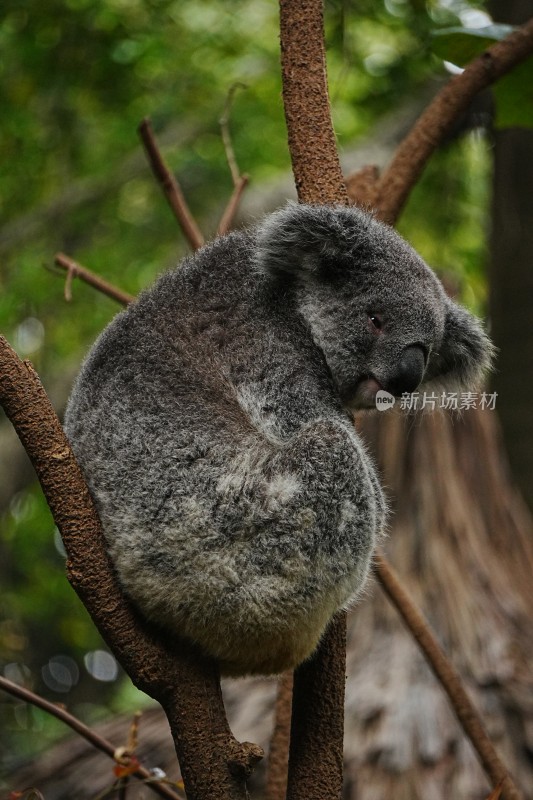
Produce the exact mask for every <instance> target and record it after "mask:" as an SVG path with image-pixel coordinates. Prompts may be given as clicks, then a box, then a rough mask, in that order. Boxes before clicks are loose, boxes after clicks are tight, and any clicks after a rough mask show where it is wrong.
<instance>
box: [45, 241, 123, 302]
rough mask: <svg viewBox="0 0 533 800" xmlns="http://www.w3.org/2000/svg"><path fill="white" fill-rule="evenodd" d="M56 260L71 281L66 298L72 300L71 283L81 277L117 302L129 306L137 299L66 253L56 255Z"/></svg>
mask: <svg viewBox="0 0 533 800" xmlns="http://www.w3.org/2000/svg"><path fill="white" fill-rule="evenodd" d="M54 261H55V263H56V264H57V266H58V267H61V268H62V269H64V270H66V271H67V281H69V282H68V283H67V284H66V285H65V299H66V300H67V301H70V299H71V296H70V284H71V282H72V278H80V279H81V280H82V281H85V283H88V284H89V285H90V286H94V288H95V289H98V291H99V292H102V294H105V295H107V296H108V297H111V299H112V300H116V301H117V303H122V305H124V306H127V305H128V303H132V302H133V300H135V298H134V296H133V295H131V294H128V293H127V292H124V291H123V290H122V289H119V288H118V287H117V286H114V285H113V284H112V283H109V281H106V280H104V279H103V278H101V277H100V275H97V274H96V273H95V272H91V271H90V270H88V269H86V267H82V266H81V264H78V262H77V261H74V260H73V259H72V258H69V257H68V256H66V255H65V254H64V253H57V254H56V255H55V257H54Z"/></svg>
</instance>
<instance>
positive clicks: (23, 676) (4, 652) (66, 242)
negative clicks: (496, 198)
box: [0, 0, 489, 789]
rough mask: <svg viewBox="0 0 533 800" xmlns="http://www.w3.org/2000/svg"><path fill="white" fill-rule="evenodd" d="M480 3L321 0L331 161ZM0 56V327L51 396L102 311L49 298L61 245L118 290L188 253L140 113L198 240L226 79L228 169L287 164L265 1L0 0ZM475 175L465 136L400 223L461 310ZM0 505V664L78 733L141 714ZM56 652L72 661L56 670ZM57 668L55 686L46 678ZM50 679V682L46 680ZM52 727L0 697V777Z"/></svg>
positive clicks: (207, 226)
mask: <svg viewBox="0 0 533 800" xmlns="http://www.w3.org/2000/svg"><path fill="white" fill-rule="evenodd" d="M480 6H481V3H475V2H472V3H466V2H461V0H447V1H446V2H444V0H443V1H442V2H436V0H433V2H429V3H425V2H422V1H421V0H411V1H409V0H383V2H374V1H372V2H370V0H359V2H357V3H355V2H350V1H349V0H331V1H330V2H328V3H326V34H327V44H328V68H329V78H330V86H331V96H332V106H333V117H334V124H335V129H336V133H337V136H338V141H339V146H340V148H344V147H346V146H347V145H348V144H349V145H353V144H354V142H356V141H357V140H358V138H361V137H364V136H368V135H369V134H370V131H371V130H372V126H373V125H374V124H375V123H376V122H377V121H378V120H379V118H380V117H381V116H382V115H383V114H384V113H386V112H387V113H390V111H391V110H392V109H394V108H395V107H397V106H398V105H399V104H400V103H401V102H402V100H403V99H405V98H407V97H411V96H414V95H416V93H417V92H418V91H419V89H420V88H421V87H423V86H424V85H425V84H426V83H427V81H428V80H429V79H432V78H433V77H434V76H439V75H442V74H443V73H444V68H443V65H442V61H441V60H440V59H439V58H437V56H435V55H434V53H433V52H432V50H431V36H430V34H431V32H432V31H434V30H435V28H438V27H443V26H452V25H460V24H463V23H464V24H468V22H469V21H470V23H471V22H472V15H474V16H475V15H476V14H478V15H479V13H481V12H480V11H479V7H480ZM483 21H484V22H485V24H486V19H485V20H484V19H483V15H482V18H481V22H483ZM478 22H479V18H478ZM0 49H1V52H2V59H1V61H0V96H1V98H2V125H1V127H0V152H1V153H2V159H1V161H0V170H1V172H0V332H2V333H3V334H4V335H5V336H6V337H7V338H8V339H9V340H10V341H11V342H12V343H13V344H14V346H15V347H16V348H17V350H18V352H19V353H20V355H21V356H23V357H29V358H31V359H32V361H33V363H34V364H35V366H36V368H37V370H38V371H39V373H40V374H41V376H42V378H43V381H44V383H45V386H48V385H50V386H53V385H55V384H56V383H57V382H58V381H59V382H60V381H63V382H64V383H66V382H68V381H69V380H71V377H72V375H73V374H74V372H75V369H76V367H77V365H78V364H79V361H80V359H81V358H82V357H83V354H84V353H85V352H86V350H87V348H88V347H89V345H90V343H91V342H92V341H93V340H94V338H95V337H96V335H97V334H98V332H99V331H100V330H101V329H102V328H103V327H104V325H105V324H106V323H107V322H108V321H109V320H110V319H111V317H112V316H113V315H114V314H115V313H116V311H117V307H116V305H115V304H114V303H113V301H111V300H109V299H108V298H106V297H103V296H102V295H99V294H98V293H97V292H95V291H94V290H92V289H91V288H89V287H87V286H84V285H82V284H79V283H78V282H75V284H74V298H73V301H72V302H71V303H66V302H65V301H64V299H63V288H62V282H63V280H64V277H57V276H55V275H54V274H53V272H52V271H50V270H46V269H44V268H43V267H44V266H48V267H51V265H52V262H53V255H54V253H55V252H56V251H59V250H62V251H65V252H66V253H68V254H69V255H70V256H72V257H74V258H75V259H77V260H78V261H80V262H81V263H83V264H84V265H85V266H87V267H89V268H90V269H93V270H95V271H97V272H99V273H101V274H102V275H103V276H105V277H106V278H107V279H108V280H110V281H112V282H114V283H116V284H117V285H119V286H121V287H122V288H124V289H126V290H127V291H129V292H131V293H133V294H135V293H137V292H138V291H139V290H140V289H142V288H143V287H144V286H146V285H148V284H149V283H150V282H151V281H153V279H154V278H155V276H156V275H157V274H158V273H159V272H161V271H163V270H164V269H166V268H168V267H169V266H171V265H173V264H174V263H175V262H176V261H177V260H178V258H179V257H180V255H181V254H182V253H183V252H185V250H186V247H185V245H184V242H183V238H182V236H181V234H180V232H179V231H178V230H177V227H176V223H175V221H174V220H173V218H172V215H171V213H170V211H169V210H168V208H167V206H166V204H165V201H164V199H163V198H162V196H161V194H160V191H159V188H158V187H157V186H156V184H155V182H154V180H153V179H152V177H151V174H150V172H149V169H148V167H147V165H146V163H145V161H144V158H143V155H142V153H141V148H140V145H139V142H138V138H137V134H136V128H137V126H138V124H139V122H140V121H141V119H142V118H143V117H145V116H150V117H151V118H152V120H153V124H154V127H155V130H156V132H157V134H158V136H159V139H160V142H161V145H162V151H163V154H164V156H165V158H166V159H167V161H168V163H169V165H170V166H171V168H172V169H173V170H174V171H175V173H176V174H177V175H178V177H179V180H180V182H181V185H182V187H183V189H184V191H185V194H186V196H187V199H188V202H189V203H190V206H191V208H192V210H193V212H194V213H195V215H196V216H197V219H198V220H199V222H200V224H201V226H202V227H203V228H204V230H205V231H206V233H207V234H208V235H212V232H213V220H214V219H216V218H217V215H218V214H219V213H220V211H221V209H222V208H223V206H224V203H225V200H226V199H227V197H228V195H229V193H230V191H231V188H232V187H231V180H230V174H229V170H228V167H227V163H226V158H225V154H224V148H223V144H222V140H221V136H220V128H219V119H220V116H221V113H222V112H223V109H224V105H225V102H226V98H227V96H228V92H229V90H230V88H231V86H232V85H233V84H234V83H235V82H241V83H244V84H245V85H246V87H247V88H246V89H245V90H242V91H239V92H237V93H236V95H235V98H234V102H233V105H232V109H231V119H230V128H231V134H232V141H233V147H234V150H235V153H236V157H237V161H238V163H239V166H240V168H241V170H242V171H243V172H247V173H249V174H250V175H251V178H252V181H253V183H254V184H255V185H261V183H262V182H264V181H266V180H267V179H274V178H275V177H276V176H277V175H282V174H284V173H286V172H287V170H289V169H290V162H289V156H288V151H287V144H286V131H285V123H284V119H283V109H282V102H281V85H280V76H279V63H278V62H279V56H278V10H277V4H276V3H275V2H274V0H224V2H222V0H49V2H47V3H41V2H38V1H37V0H4V2H3V4H2V13H1V17H0ZM488 172H489V155H488V146H487V144H486V141H485V139H484V138H483V137H482V136H481V135H478V134H474V135H470V136H468V137H466V138H464V139H462V140H460V141H458V142H456V143H452V144H450V146H449V147H447V148H445V149H444V150H443V151H442V152H441V153H440V154H438V155H437V156H436V157H435V158H434V159H433V161H432V163H431V165H430V167H429V168H428V170H427V171H426V174H425V176H424V178H423V180H422V181H421V183H420V185H419V186H418V188H417V189H416V191H415V192H414V194H413V197H412V199H411V201H410V204H409V207H408V209H407V211H406V213H405V215H404V217H403V220H402V223H401V229H402V232H403V233H404V234H405V235H406V236H407V237H408V238H410V239H411V241H412V242H413V243H414V244H415V246H416V247H417V248H418V249H419V250H420V252H421V253H422V254H423V255H424V256H425V257H426V258H427V259H428V260H429V261H430V262H431V263H432V264H433V265H434V266H435V267H436V268H438V269H440V270H442V271H444V272H447V273H450V274H453V275H454V276H455V280H457V281H458V282H459V283H462V282H463V280H464V279H467V281H468V290H467V295H466V299H467V301H468V302H470V304H471V305H473V306H477V307H478V309H479V308H480V307H482V305H483V301H484V293H485V287H484V279H483V261H484V256H485V253H484V247H485V245H484V241H485V218H486V209H487V186H488ZM2 424H3V425H4V426H6V424H7V423H5V420H4V421H3V423H2ZM1 432H2V428H1V426H0V435H1ZM0 480H2V478H1V476H0ZM0 512H1V514H2V517H1V533H0V581H1V593H2V594H1V597H2V601H1V606H0V669H2V670H3V671H4V674H6V675H8V676H12V677H14V679H18V680H21V681H22V680H23V681H25V682H26V683H27V684H28V685H29V686H30V687H32V688H34V689H36V690H37V691H39V692H41V693H43V694H45V695H46V696H48V697H50V698H52V699H54V700H60V701H62V702H68V705H69V708H70V709H71V710H73V712H74V713H78V714H80V715H81V716H82V717H83V718H84V719H86V720H90V719H92V718H94V717H95V716H99V715H101V714H103V713H108V711H109V710H110V709H113V708H123V707H124V706H125V705H129V704H134V703H137V704H138V703H140V702H142V699H141V698H140V696H139V694H138V693H135V692H134V691H133V690H132V689H131V687H130V685H129V683H126V682H124V681H118V682H117V681H114V680H107V681H102V680H101V679H97V678H96V677H95V676H94V674H91V672H90V670H88V668H87V667H86V665H87V664H88V663H89V662H88V661H87V653H88V652H90V651H98V650H99V649H105V647H104V645H103V644H102V642H101V641H100V639H99V637H98V634H97V633H96V631H95V630H94V627H93V626H92V623H91V622H90V620H89V619H88V617H87V614H86V612H85V610H84V609H83V607H82V606H81V603H80V602H79V601H78V600H77V598H76V597H75V595H74V593H73V592H72V590H71V589H70V587H69V586H68V584H67V581H66V579H65V577H64V567H63V557H62V555H61V552H60V545H59V543H58V538H57V535H56V533H55V529H54V524H53V521H52V519H51V516H50V513H49V511H48V509H47V507H46V504H45V502H44V500H43V498H42V495H41V493H40V491H39V489H38V487H36V486H31V487H29V488H23V489H21V491H20V492H19V493H18V494H17V495H16V496H15V497H14V498H13V499H12V501H11V504H10V506H9V507H8V508H5V509H1V510H0ZM59 656H61V658H66V659H71V661H72V662H73V663H74V665H75V668H74V667H73V668H72V669H71V670H70V672H69V669H70V668H69V667H68V664H70V661H68V662H67V661H65V662H64V663H63V662H60V661H57V662H54V661H53V659H54V658H56V657H57V658H59ZM50 659H52V662H51V661H50ZM65 664H67V666H65ZM54 665H55V666H54ZM62 669H64V670H66V672H67V673H68V674H70V678H68V674H67V678H66V679H65V681H64V682H63V684H61V680H59V678H61V675H62V674H63V673H62V672H61V670H62ZM47 670H48V671H47ZM58 670H59V671H58ZM52 673H53V674H56V678H54V680H56V679H57V680H56V683H54V681H52V680H50V679H47V678H46V676H47V675H50V674H52ZM57 676H59V678H57ZM58 680H59V683H58ZM117 686H120V687H121V688H120V689H119V690H118V691H117ZM59 730H60V728H59V726H58V725H57V724H56V723H55V722H53V721H50V720H49V719H47V718H44V717H43V715H42V714H40V713H39V712H33V711H28V709H26V708H25V707H22V705H21V704H20V703H15V702H13V701H12V700H11V699H10V698H7V697H6V696H4V695H1V694H0V743H1V747H0V750H2V752H3V753H4V759H5V763H4V767H6V766H7V765H8V764H9V763H12V762H13V761H14V760H16V758H18V757H22V756H26V755H28V754H29V753H32V752H35V751H36V750H37V749H40V748H42V747H45V746H46V745H47V744H48V742H49V740H50V738H51V737H54V736H56V735H57V734H58V732H59ZM1 768H2V765H1V764H0V769H1ZM1 788H2V785H1V782H0V789H1Z"/></svg>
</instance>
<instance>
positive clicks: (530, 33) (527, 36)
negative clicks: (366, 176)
mask: <svg viewBox="0 0 533 800" xmlns="http://www.w3.org/2000/svg"><path fill="white" fill-rule="evenodd" d="M531 53H533V19H531V20H530V21H529V22H527V23H526V24H525V25H523V26H522V27H521V28H518V30H516V31H514V32H513V33H511V34H510V35H509V36H507V37H506V38H505V39H504V40H503V41H501V42H496V44H494V45H492V47H489V49H488V50H486V51H485V52H484V53H482V55H480V56H479V58H476V59H474V61H472V62H471V63H470V64H468V66H467V67H466V69H465V70H464V72H462V73H461V74H460V75H456V76H455V77H454V78H452V79H451V80H450V81H449V82H448V83H447V84H446V86H445V87H444V88H443V89H442V90H441V91H440V92H439V93H438V95H437V96H436V97H435V99H434V100H433V102H432V103H431V104H430V105H429V106H428V107H427V109H426V110H425V111H424V113H423V114H422V116H421V117H420V119H419V120H418V122H416V123H415V125H414V126H413V128H412V130H411V132H410V133H409V134H408V135H407V136H406V137H405V139H404V140H403V142H402V143H401V144H400V146H399V147H398V149H397V150H396V153H395V155H394V158H393V159H392V161H391V163H390V165H389V167H388V168H387V169H386V170H385V171H384V172H383V174H382V177H381V179H380V181H379V183H378V189H377V198H376V208H377V210H378V216H379V218H380V219H382V220H383V221H384V222H387V223H389V224H390V225H392V224H393V223H394V222H395V221H396V219H397V218H398V216H399V214H400V212H401V210H402V208H403V206H404V204H405V202H406V200H407V197H408V196H409V193H410V192H411V189H412V188H413V187H414V185H415V183H416V182H417V180H418V178H419V176H420V175H421V173H422V171H423V169H424V167H425V165H426V163H427V161H428V159H429V157H430V156H431V155H432V154H433V153H434V152H435V150H436V149H437V147H438V145H439V144H440V143H441V142H442V140H443V139H444V137H445V136H446V134H447V133H448V131H449V130H450V128H451V127H452V125H453V123H454V122H455V120H456V119H457V117H458V116H459V115H460V114H461V113H462V112H463V111H464V110H465V109H466V108H468V106H469V104H470V102H471V101H472V98H473V97H474V96H475V95H476V94H477V93H478V92H480V91H481V90H482V89H485V88H486V87H487V86H490V85H491V84H493V83H494V82H495V81H497V80H498V78H501V77H502V76H503V75H505V74H506V73H507V72H510V70H511V69H513V67H515V66H516V65H517V64H519V63H520V62H521V61H524V59H525V58H527V57H528V56H529V55H530V54H531Z"/></svg>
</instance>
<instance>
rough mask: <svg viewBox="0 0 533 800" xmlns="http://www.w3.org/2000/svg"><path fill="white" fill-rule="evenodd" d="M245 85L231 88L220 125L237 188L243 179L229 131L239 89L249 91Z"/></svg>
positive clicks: (235, 85)
mask: <svg viewBox="0 0 533 800" xmlns="http://www.w3.org/2000/svg"><path fill="white" fill-rule="evenodd" d="M247 88H248V87H247V86H246V84H245V83H241V82H240V81H237V82H236V83H234V84H233V85H232V86H230V88H229V92H228V96H227V97H226V102H225V104H224V111H223V113H222V116H221V117H220V119H219V125H220V132H221V134H222V142H223V144H224V150H225V151H226V159H227V161H228V166H229V169H230V172H231V178H232V180H233V185H234V186H237V184H238V182H239V181H240V178H241V171H240V169H239V167H238V165H237V159H236V158H235V151H234V149H233V144H232V142H231V134H230V131H229V118H230V111H231V105H232V103H233V97H234V95H235V92H236V91H237V89H247Z"/></svg>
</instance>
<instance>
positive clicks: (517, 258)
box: [488, 0, 533, 509]
mask: <svg viewBox="0 0 533 800" xmlns="http://www.w3.org/2000/svg"><path fill="white" fill-rule="evenodd" d="M488 5H489V11H490V12H491V14H492V16H493V18H494V19H495V20H496V21H497V22H506V23H511V24H514V25H519V24H521V23H523V22H525V21H526V20H527V19H530V18H531V17H532V16H533V2H532V0H491V2H490V3H489V4H488ZM493 136H494V150H493V155H494V177H493V198H492V230H491V240H490V320H491V335H492V337H493V339H494V342H495V344H496V345H497V347H498V348H499V350H500V352H499V356H498V363H497V371H496V372H495V374H494V376H493V387H494V389H495V390H496V391H497V392H498V403H497V408H498V414H499V417H500V420H501V423H502V428H503V433H504V438H505V443H506V447H507V451H508V454H509V461H510V465H511V469H512V471H513V474H514V477H515V480H516V482H517V485H518V486H519V488H520V490H521V492H522V494H523V496H524V498H525V499H526V501H527V503H528V504H529V507H530V508H531V509H533V414H531V398H532V396H533V327H532V325H531V309H532V307H533V269H532V265H533V131H532V130H527V129H523V130H522V129H518V128H513V129H507V130H496V131H494V134H493Z"/></svg>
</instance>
